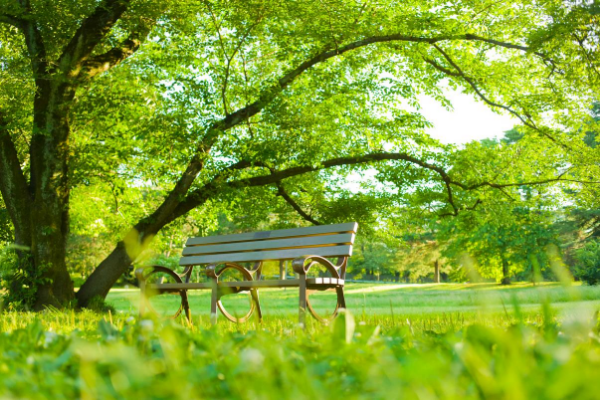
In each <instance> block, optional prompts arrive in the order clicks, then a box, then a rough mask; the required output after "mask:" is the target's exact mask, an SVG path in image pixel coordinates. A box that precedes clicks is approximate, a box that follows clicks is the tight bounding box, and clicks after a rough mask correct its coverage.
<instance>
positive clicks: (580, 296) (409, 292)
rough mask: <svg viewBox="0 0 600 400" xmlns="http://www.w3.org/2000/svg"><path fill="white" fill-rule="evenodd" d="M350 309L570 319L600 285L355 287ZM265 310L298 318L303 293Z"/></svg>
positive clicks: (273, 297)
mask: <svg viewBox="0 0 600 400" xmlns="http://www.w3.org/2000/svg"><path fill="white" fill-rule="evenodd" d="M345 293H346V303H347V308H348V309H349V310H351V312H352V313H353V314H354V315H355V316H357V317H359V318H360V317H363V316H364V317H373V316H380V317H389V316H392V315H394V316H432V317H436V316H440V315H444V314H461V315H473V314H476V315H481V314H498V313H501V314H506V313H508V314H514V312H515V305H517V306H518V308H519V309H520V310H521V311H523V312H534V313H535V312H537V311H539V310H540V307H541V305H543V304H544V303H549V304H551V305H552V307H553V308H554V309H556V310H559V311H561V313H562V314H564V315H566V316H567V315H569V313H570V312H578V313H579V312H581V311H583V310H586V311H587V312H593V311H594V310H597V309H600V287H598V286H596V287H594V286H580V285H574V286H572V287H568V288H564V287H562V286H560V285H559V284H557V283H545V284H541V285H537V286H533V285H532V284H531V283H515V284H512V285H510V286H508V287H507V286H501V285H497V284H488V283H485V284H457V283H443V284H385V283H384V284H374V283H349V284H347V286H346V289H345ZM188 295H189V301H190V308H191V311H192V315H193V316H200V317H206V318H208V316H209V314H210V291H209V290H197V291H189V292H188ZM310 299H311V301H312V302H313V303H314V306H315V308H316V309H317V310H318V311H319V312H322V313H327V312H329V313H330V312H331V311H332V307H333V306H334V305H335V301H336V297H335V293H332V292H325V293H314V294H312V295H311V297H310ZM260 300H261V307H262V311H263V314H264V316H265V318H267V319H268V318H269V317H277V318H279V317H290V318H292V317H295V316H297V314H298V289H296V288H287V289H263V290H260ZM107 301H108V303H109V304H110V305H112V306H113V307H114V308H115V309H116V310H118V311H119V312H126V313H137V312H138V306H139V289H137V288H134V289H121V288H118V289H113V290H112V291H111V292H110V294H109V296H108V299H107ZM223 301H224V303H225V306H226V307H227V308H228V309H230V310H231V312H232V314H238V315H239V314H242V313H244V312H245V311H246V310H248V306H249V296H248V295H247V294H238V295H232V296H229V297H225V298H224V299H223ZM152 303H153V306H154V308H155V309H156V310H157V311H159V312H160V313H164V314H166V313H168V312H169V311H173V310H175V309H177V307H178V305H179V303H180V298H179V296H178V295H168V294H165V295H161V296H157V297H156V298H154V299H153V300H152Z"/></svg>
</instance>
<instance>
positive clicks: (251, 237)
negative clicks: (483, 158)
mask: <svg viewBox="0 0 600 400" xmlns="http://www.w3.org/2000/svg"><path fill="white" fill-rule="evenodd" d="M357 229H358V224H357V223H356V222H349V223H342V224H334V225H318V226H311V227H308V228H296V229H282V230H273V231H263V232H251V233H241V234H233V235H223V236H208V237H195V238H190V239H188V240H187V242H186V245H185V248H184V250H183V256H182V257H181V259H180V260H179V265H180V266H183V267H184V269H183V272H182V273H180V274H178V273H176V272H175V271H173V270H171V269H169V268H166V267H161V266H155V267H152V268H140V269H137V270H136V277H137V278H138V280H139V283H140V290H141V292H142V306H141V309H140V312H142V313H143V312H145V310H146V309H147V308H148V307H150V304H149V302H148V299H150V298H151V297H153V296H156V295H159V294H164V293H170V294H174V295H176V296H178V297H177V299H178V300H177V303H178V305H179V308H178V309H177V310H176V312H175V313H174V317H177V316H179V315H180V314H181V313H182V312H185V315H186V317H187V318H188V319H190V307H189V302H188V297H187V291H188V290H201V289H206V290H211V310H210V312H211V321H212V323H216V320H217V308H218V309H219V310H220V311H221V313H222V314H223V315H224V316H225V318H227V319H228V320H229V321H232V322H236V323H241V322H245V321H247V320H248V319H249V318H250V316H251V315H252V314H253V312H254V311H255V310H256V312H257V314H258V319H259V321H260V320H262V310H261V306H260V300H259V295H258V290H259V289H261V288H286V287H298V288H299V308H300V309H299V314H300V315H299V320H300V323H302V324H304V318H305V314H306V311H307V309H308V312H310V314H311V315H312V316H313V317H314V318H316V319H317V320H319V321H322V322H325V321H327V320H329V319H331V318H333V317H334V316H335V315H336V314H337V312H338V310H339V309H340V308H346V303H345V300H344V278H345V275H346V265H347V261H348V257H350V256H351V255H352V245H353V243H354V238H355V235H356V231H357ZM330 258H335V259H336V261H335V262H332V261H330V260H329V259H330ZM288 260H292V269H293V271H294V272H295V273H296V274H297V278H295V279H269V280H266V279H263V275H262V269H263V264H264V262H265V261H288ZM202 265H203V266H206V268H205V272H206V275H207V277H208V281H206V282H190V280H191V277H192V270H193V268H194V267H195V266H202ZM317 265H320V266H322V267H324V268H325V270H326V271H327V272H328V273H329V275H330V276H328V277H311V276H308V273H309V271H310V270H311V268H313V267H315V266H317ZM232 271H233V272H236V274H237V275H238V276H239V277H241V279H238V280H236V281H231V280H227V279H224V276H225V274H226V273H228V272H232ZM230 275H231V274H230ZM280 278H281V277H280ZM325 290H332V291H335V292H336V294H337V304H335V308H334V311H333V312H332V313H331V314H329V315H321V314H319V313H318V312H317V311H316V310H315V308H314V307H313V305H312V304H311V302H310V299H309V293H310V292H312V291H325ZM240 292H248V294H249V296H250V304H249V310H248V312H246V313H244V315H233V314H232V313H230V312H228V311H227V309H226V308H225V306H224V304H223V302H222V300H221V299H222V298H223V297H224V296H226V295H230V294H236V293H240ZM179 298H180V299H181V302H180V303H179Z"/></svg>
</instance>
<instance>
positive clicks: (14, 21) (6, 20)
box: [0, 14, 25, 30]
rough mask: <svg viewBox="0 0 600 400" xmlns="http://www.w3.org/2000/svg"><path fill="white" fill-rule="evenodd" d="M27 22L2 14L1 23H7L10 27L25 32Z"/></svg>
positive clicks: (0, 15) (0, 16)
mask: <svg viewBox="0 0 600 400" xmlns="http://www.w3.org/2000/svg"><path fill="white" fill-rule="evenodd" d="M24 22H25V21H23V20H22V19H20V18H17V17H15V16H13V15H8V14H0V23H5V24H8V25H12V26H14V27H15V28H17V29H19V30H23V24H24Z"/></svg>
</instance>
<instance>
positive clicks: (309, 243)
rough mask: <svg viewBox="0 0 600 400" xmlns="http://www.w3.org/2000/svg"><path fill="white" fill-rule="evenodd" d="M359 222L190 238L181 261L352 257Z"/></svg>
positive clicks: (200, 262)
mask: <svg viewBox="0 0 600 400" xmlns="http://www.w3.org/2000/svg"><path fill="white" fill-rule="evenodd" d="M357 230H358V224H357V223H356V222H348V223H344V224H334V225H318V226H311V227H308V228H296V229H281V230H275V231H263V232H252V233H240V234H235V235H223V236H207V237H195V238H190V239H188V241H187V243H186V244H185V246H186V247H185V249H183V257H182V258H181V260H179V265H200V264H218V263H223V262H251V261H267V260H291V259H294V258H298V257H303V256H307V255H317V256H323V257H349V256H351V255H352V244H353V243H354V237H355V234H356V231H357Z"/></svg>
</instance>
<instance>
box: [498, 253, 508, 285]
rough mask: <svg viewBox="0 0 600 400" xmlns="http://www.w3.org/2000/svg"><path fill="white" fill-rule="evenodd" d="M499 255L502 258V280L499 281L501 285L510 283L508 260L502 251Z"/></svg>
mask: <svg viewBox="0 0 600 400" xmlns="http://www.w3.org/2000/svg"><path fill="white" fill-rule="evenodd" d="M500 257H501V259H502V280H501V281H500V283H501V284H502V285H510V272H509V270H508V260H507V259H506V257H505V256H504V252H502V255H501V256H500Z"/></svg>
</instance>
